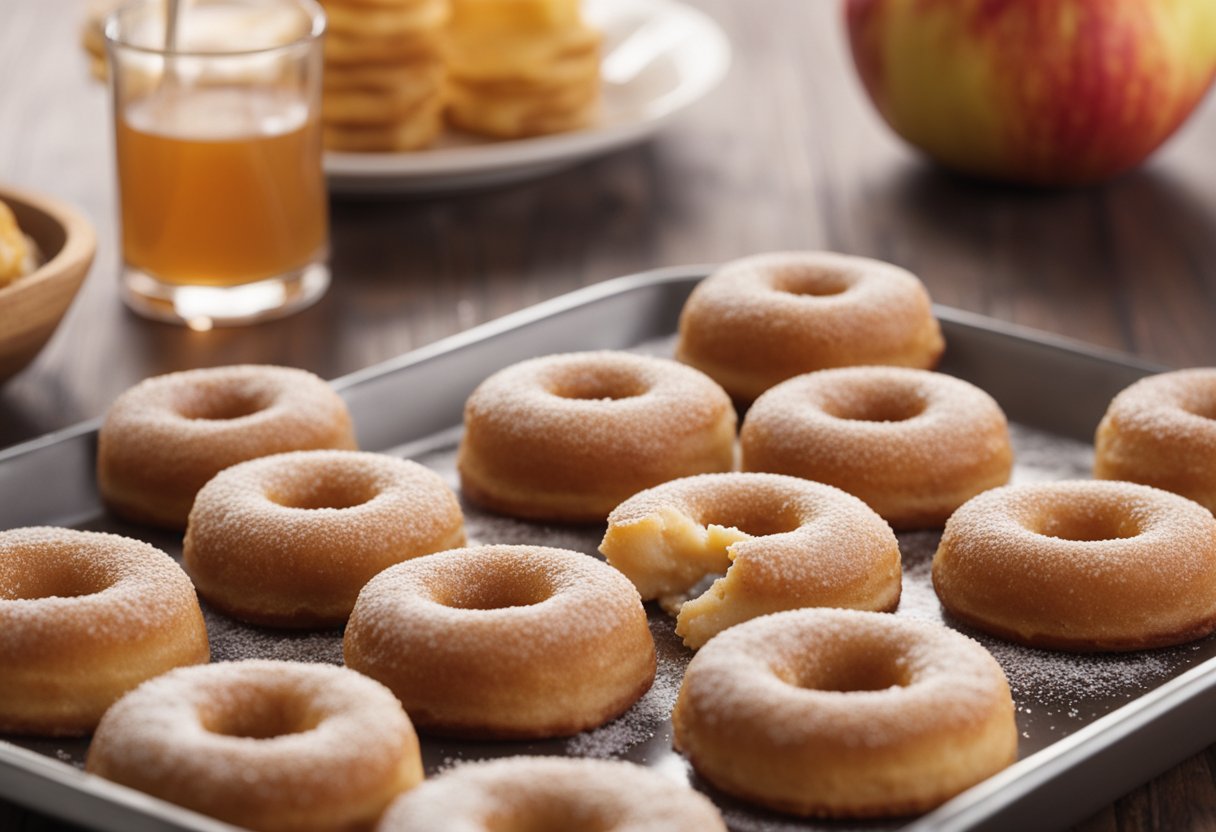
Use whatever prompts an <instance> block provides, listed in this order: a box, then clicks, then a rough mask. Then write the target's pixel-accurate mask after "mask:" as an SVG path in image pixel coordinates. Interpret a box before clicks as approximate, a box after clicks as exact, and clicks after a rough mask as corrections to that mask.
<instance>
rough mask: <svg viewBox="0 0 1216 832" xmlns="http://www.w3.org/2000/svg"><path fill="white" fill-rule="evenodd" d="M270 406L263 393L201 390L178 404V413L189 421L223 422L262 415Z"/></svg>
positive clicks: (267, 398)
mask: <svg viewBox="0 0 1216 832" xmlns="http://www.w3.org/2000/svg"><path fill="white" fill-rule="evenodd" d="M269 406H270V400H269V397H268V396H266V395H265V394H262V393H257V392H254V391H251V390H240V389H210V390H200V391H197V392H196V393H194V394H192V395H189V396H186V397H185V398H183V399H182V400H181V401H179V402H178V406H177V412H178V413H180V414H181V415H182V416H183V417H185V418H187V419H198V420H203V421H213V422H222V421H228V420H231V419H241V418H243V417H245V416H252V415H253V414H255V413H260V412H262V411H263V410H265V409H266V408H268V407H269Z"/></svg>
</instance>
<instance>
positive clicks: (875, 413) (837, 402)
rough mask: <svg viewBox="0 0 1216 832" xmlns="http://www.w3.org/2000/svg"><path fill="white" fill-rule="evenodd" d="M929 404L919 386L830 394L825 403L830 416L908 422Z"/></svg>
mask: <svg viewBox="0 0 1216 832" xmlns="http://www.w3.org/2000/svg"><path fill="white" fill-rule="evenodd" d="M928 405H929V403H928V401H927V399H926V397H925V395H924V393H922V392H921V391H919V390H916V389H909V388H901V387H892V386H885V387H876V388H873V389H868V390H862V391H858V392H857V393H856V394H854V395H836V396H830V397H828V398H827V399H825V400H824V402H823V405H822V406H823V410H824V412H825V413H827V414H828V415H829V416H834V417H836V418H837V419H845V420H847V421H850V422H906V421H908V420H909V419H915V418H916V417H917V416H920V415H921V414H922V413H924V412H925V409H926V408H927V407H928Z"/></svg>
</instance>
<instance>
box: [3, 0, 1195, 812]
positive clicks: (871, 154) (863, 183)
mask: <svg viewBox="0 0 1216 832" xmlns="http://www.w3.org/2000/svg"><path fill="white" fill-rule="evenodd" d="M692 2H694V4H695V5H697V6H699V7H702V8H704V9H705V10H706V11H708V12H709V13H710V14H712V15H713V16H714V17H715V18H716V19H717V20H719V21H720V22H721V24H722V25H723V27H724V28H725V29H726V30H727V32H728V33H729V35H730V37H731V40H732V41H733V43H734V46H735V50H736V55H735V63H734V66H733V68H732V71H731V74H730V76H729V78H728V79H727V80H726V81H725V82H724V84H723V85H722V87H721V88H720V89H719V90H718V91H717V92H716V93H714V94H713V95H712V96H711V97H710V98H708V99H707V100H705V101H704V102H702V103H700V104H698V105H697V106H695V107H694V108H693V110H691V111H690V112H689V113H687V114H686V116H685V117H683V118H681V119H680V120H679V121H678V122H677V123H675V124H673V125H672V126H671V127H670V128H669V129H668V130H667V131H666V132H665V133H664V134H662V135H661V136H660V137H659V138H658V139H656V140H654V141H652V142H649V143H647V144H644V145H641V146H638V147H635V148H633V149H630V150H626V151H624V152H619V153H616V154H614V155H611V156H608V157H606V158H603V159H600V160H597V161H593V162H590V163H587V164H583V165H581V166H579V167H576V168H574V169H571V170H568V171H566V172H563V173H560V174H557V175H553V176H550V177H548V178H545V179H542V180H539V181H536V182H533V183H530V184H523V185H518V186H513V187H509V188H501V189H496V190H492V191H487V192H484V193H477V194H467V195H460V196H447V197H441V198H434V199H416V198H415V199H377V200H368V201H339V200H335V201H334V202H333V203H332V227H333V258H332V268H333V274H334V283H333V287H332V289H331V290H330V292H329V294H328V295H327V296H326V297H325V299H324V300H322V301H321V302H320V303H319V304H318V305H316V306H315V307H313V308H311V309H309V310H307V311H305V312H303V313H301V314H299V315H297V316H295V317H293V318H289V319H286V320H283V321H279V322H274V323H270V324H265V325H261V326H257V327H253V328H246V329H231V330H215V331H211V332H202V333H200V332H192V331H189V330H186V329H181V328H177V327H173V326H169V325H165V324H158V323H151V322H148V321H144V320H141V319H139V318H137V317H135V316H134V315H132V314H130V313H129V312H127V311H126V310H125V309H124V308H123V307H122V305H121V304H120V303H119V301H118V298H117V292H116V274H117V262H118V251H117V245H116V218H115V211H114V186H113V181H114V166H113V160H112V155H113V148H112V138H111V135H110V126H109V125H110V120H109V109H108V108H109V104H108V101H107V96H106V93H105V91H104V89H103V88H102V87H101V86H99V85H98V84H96V83H95V82H93V81H91V80H90V78H89V77H88V75H87V72H86V65H85V60H84V57H83V54H82V52H81V51H80V49H79V47H78V26H79V21H80V19H81V14H82V2H81V0H8V1H7V2H3V3H0V182H4V183H7V184H11V185H16V186H22V187H26V188H30V189H35V190H38V191H43V192H46V193H50V194H53V195H55V196H57V197H60V198H62V199H65V200H67V201H69V202H71V203H73V204H75V205H77V206H78V207H80V208H81V209H83V210H84V211H85V212H86V213H87V214H88V216H89V217H90V218H91V219H92V221H93V222H94V223H95V225H96V227H97V231H98V236H99V239H100V248H99V251H98V258H97V262H96V265H95V267H94V269H93V272H92V274H91V276H90V277H89V279H88V281H87V283H86V285H85V287H84V289H83V290H82V292H81V294H80V296H79V297H78V298H77V300H76V302H75V304H74V306H73V308H72V309H71V311H70V312H69V314H68V316H67V318H66V319H65V321H64V322H63V325H62V326H61V328H60V329H59V331H58V332H57V334H56V335H55V337H54V339H53V340H52V341H51V342H50V344H49V345H48V346H47V348H46V349H45V350H44V351H43V353H42V354H41V355H40V356H39V358H38V359H37V360H36V361H35V363H34V364H32V365H31V366H30V367H29V368H28V369H27V370H26V371H25V372H24V373H22V374H21V375H19V376H18V377H16V378H15V379H13V380H12V381H11V382H9V383H8V384H7V385H5V386H4V387H3V388H0V446H4V445H8V444H12V443H16V442H19V441H22V440H26V439H30V438H32V437H35V436H38V435H40V434H42V433H45V432H47V431H51V430H55V429H57V428H62V427H65V426H67V425H71V424H73V423H75V422H77V421H79V420H82V419H87V418H90V417H93V416H97V415H99V414H101V413H102V412H103V411H104V410H105V408H106V406H107V405H108V404H109V402H110V401H111V400H112V399H113V398H114V397H115V396H116V395H117V394H118V393H120V392H121V391H122V390H124V389H125V388H127V387H128V386H130V385H131V384H133V383H135V382H136V381H138V380H140V379H142V378H144V377H146V376H149V375H153V374H156V373H162V372H166V371H170V370H178V369H184V368H189V367H200V366H208V365H218V364H230V363H237V362H259V363H262V362H266V363H278V364H290V365H295V366H300V367H305V368H307V369H309V370H313V371H314V372H317V373H319V374H320V375H322V376H325V377H333V376H337V375H341V374H343V373H347V372H349V371H352V370H355V369H358V368H361V367H364V366H367V365H368V364H371V363H373V362H376V361H379V360H381V359H384V358H388V357H390V356H394V355H397V354H399V353H401V352H405V351H407V350H410V349H413V348H415V347H418V346H420V345H423V344H426V343H429V342H431V341H434V340H436V339H438V338H441V337H443V336H445V335H449V334H451V333H454V332H458V331H460V330H463V329H466V328H468V327H470V326H472V325H475V324H478V323H481V322H483V321H487V320H490V319H493V318H496V317H498V316H500V315H503V314H505V313H507V312H511V311H513V310H516V309H519V308H522V307H524V306H527V305H530V304H532V303H535V302H537V301H540V300H543V299H545V298H549V297H552V296H554V295H558V294H561V293H563V292H567V291H569V290H572V289H575V288H578V287H580V286H583V285H586V284H589V283H594V282H596V281H600V280H604V279H606V278H610V277H615V276H618V275H622V274H626V273H629V272H634V271H639V270H643V269H649V268H652V267H656V266H662V265H671V264H680V263H692V262H698V263H703V262H715V261H722V260H727V259H730V258H734V257H738V256H741V255H745V254H749V253H753V252H758V251H765V250H772V249H798V248H826V249H834V250H838V251H844V252H850V253H856V254H864V255H870V256H875V257H879V258H883V259H886V260H890V261H893V262H895V263H898V264H900V265H902V266H905V267H907V268H909V269H911V270H913V271H914V272H916V273H917V274H919V275H920V276H921V277H922V279H923V280H924V281H925V283H926V284H927V285H928V287H929V289H930V292H931V293H932V295H933V297H934V299H935V300H937V301H939V302H942V303H946V304H949V305H952V306H957V307H961V308H963V309H968V310H972V311H975V312H979V313H983V314H986V315H991V316H993V317H996V318H1001V319H1004V320H1007V321H1014V322H1017V323H1020V324H1024V325H1028V326H1032V327H1037V328H1040V329H1045V330H1049V331H1052V332H1056V333H1061V334H1064V335H1068V336H1071V337H1074V338H1078V339H1081V340H1083V341H1088V342H1090V343H1094V344H1100V345H1102V346H1106V347H1111V348H1115V349H1118V350H1124V351H1127V352H1130V353H1135V354H1137V355H1140V356H1143V357H1146V358H1149V359H1153V360H1156V361H1159V362H1161V363H1163V364H1166V365H1172V366H1186V365H1197V364H1216V164H1214V162H1216V153H1214V151H1213V148H1216V97H1213V96H1209V98H1208V100H1207V101H1206V103H1205V104H1204V105H1203V106H1202V107H1201V108H1200V110H1199V112H1198V113H1197V114H1196V115H1195V117H1193V118H1192V119H1191V121H1190V122H1189V123H1188V124H1187V125H1186V126H1185V127H1184V128H1183V129H1182V130H1181V132H1180V133H1179V134H1178V135H1177V136H1176V137H1174V138H1173V139H1172V140H1171V141H1170V142H1169V143H1168V144H1167V145H1166V146H1165V147H1164V148H1163V149H1162V150H1161V151H1160V152H1159V153H1158V154H1157V155H1156V156H1155V157H1154V158H1153V159H1152V161H1151V162H1150V163H1149V164H1147V165H1146V166H1144V167H1143V168H1141V169H1140V170H1138V171H1136V172H1134V173H1131V174H1129V175H1126V176H1124V177H1122V178H1120V179H1118V180H1116V181H1114V182H1112V183H1110V184H1108V185H1105V186H1102V187H1097V188H1092V189H1085V190H1071V191H1052V192H1041V191H1024V190H1016V189H1010V188H998V187H991V186H985V185H980V184H975V183H972V182H968V181H963V180H960V179H957V178H955V177H952V176H949V175H947V174H944V173H942V172H941V171H939V170H937V169H935V168H933V167H931V166H929V165H927V164H925V163H924V162H923V161H922V160H921V159H920V158H918V157H917V156H916V155H915V154H914V153H913V152H912V151H911V150H909V149H908V148H907V147H905V146H904V145H903V144H901V143H900V141H899V140H898V139H896V138H895V137H894V136H893V135H892V134H891V133H890V132H889V131H888V130H887V129H886V128H885V126H884V125H883V124H882V123H881V121H880V120H879V119H878V117H877V116H876V114H875V113H874V111H873V110H872V109H871V107H870V105H869V103H868V102H867V101H866V100H865V97H864V95H863V93H862V91H861V89H860V87H859V85H858V83H857V80H856V78H855V76H854V74H853V72H852V68H851V65H850V63H849V59H848V55H847V51H846V48H845V46H844V40H843V37H842V29H841V23H840V17H839V9H838V7H837V6H836V4H835V3H834V2H828V1H827V0H818V1H817V2H808V1H807V0H749V2H746V3H744V2H738V0H692ZM1214 765H1216V754H1214V752H1213V749H1209V750H1208V751H1206V752H1204V753H1202V754H1199V755H1197V756H1195V757H1193V758H1191V759H1189V760H1187V761H1185V762H1183V763H1182V764H1180V765H1178V766H1177V767H1175V768H1173V769H1170V770H1169V771H1167V772H1165V773H1163V774H1162V775H1161V776H1159V777H1158V778H1157V779H1155V780H1153V781H1152V782H1151V783H1149V784H1147V785H1145V786H1143V787H1141V788H1139V789H1137V790H1135V791H1134V792H1132V793H1130V794H1129V795H1127V796H1125V797H1123V798H1121V799H1120V800H1118V801H1116V802H1115V803H1114V804H1113V805H1111V806H1109V807H1107V808H1106V809H1104V810H1102V811H1101V812H1099V813H1098V814H1097V815H1095V816H1093V817H1092V818H1090V819H1088V820H1086V821H1084V822H1082V823H1081V824H1080V825H1079V826H1078V827H1076V828H1077V829H1080V830H1084V831H1085V832H1107V830H1118V831H1119V832H1135V831H1136V830H1149V829H1170V830H1179V829H1181V830H1198V829H1211V828H1213V827H1216V787H1214V785H1213V780H1214V778H1213V766H1214ZM1058 825H1059V821H1058V819H1056V820H1055V821H1054V822H1053V819H1052V818H1044V819H1043V826H1044V828H1049V827H1051V826H1058ZM67 828H68V827H65V826H62V825H61V824H58V823H56V822H55V821H53V820H50V819H47V818H44V817H41V816H38V815H35V814H33V813H30V812H27V811H25V810H22V809H19V808H17V807H15V806H13V805H11V804H6V803H0V829H3V830H22V832H48V830H63V829H67Z"/></svg>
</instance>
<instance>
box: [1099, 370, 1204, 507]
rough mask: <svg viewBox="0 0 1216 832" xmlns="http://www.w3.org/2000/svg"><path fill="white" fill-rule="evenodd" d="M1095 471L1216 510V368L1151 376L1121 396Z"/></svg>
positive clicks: (1109, 414) (1102, 436)
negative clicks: (1158, 489) (1149, 486)
mask: <svg viewBox="0 0 1216 832" xmlns="http://www.w3.org/2000/svg"><path fill="white" fill-rule="evenodd" d="M1094 476H1095V477H1097V478H1098V479H1103V480H1129V481H1131V482H1138V483H1143V484H1144V485H1151V486H1154V487H1156V488H1163V489H1165V490H1166V491H1173V492H1174V493H1175V494H1181V495H1182V496H1184V497H1189V498H1190V499H1192V500H1194V501H1195V502H1197V503H1199V504H1201V505H1204V506H1206V507H1207V509H1208V511H1214V512H1216V368H1211V367H1207V368H1201V369H1193V370H1178V371H1177V372H1173V373H1162V374H1161V375H1156V376H1149V377H1148V378H1145V379H1141V380H1140V381H1138V382H1136V383H1135V384H1133V385H1132V386H1131V387H1128V388H1127V389H1126V390H1124V391H1123V392H1122V393H1120V394H1119V395H1117V396H1115V399H1114V401H1112V402H1111V403H1110V408H1109V409H1108V410H1107V411H1106V415H1105V416H1104V417H1103V418H1102V423H1101V424H1099V425H1098V435H1097V438H1096V439H1095V440H1094Z"/></svg>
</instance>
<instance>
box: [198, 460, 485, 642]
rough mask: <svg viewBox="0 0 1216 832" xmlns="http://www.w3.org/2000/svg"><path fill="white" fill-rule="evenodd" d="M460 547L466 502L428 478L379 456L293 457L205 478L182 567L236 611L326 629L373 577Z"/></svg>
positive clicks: (249, 617)
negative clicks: (462, 509)
mask: <svg viewBox="0 0 1216 832" xmlns="http://www.w3.org/2000/svg"><path fill="white" fill-rule="evenodd" d="M464 543H465V537H464V521H463V518H462V516H461V513H460V503H459V502H458V501H457V499H456V495H455V494H453V493H452V491H451V489H449V488H448V487H447V485H445V484H444V482H443V479H442V478H441V477H440V476H439V475H438V474H436V473H434V472H433V471H430V470H428V469H427V468H424V467H422V466H421V465H419V464H418V463H416V462H410V461H408V460H404V459H398V458H397V457H392V456H386V455H384V454H371V453H360V452H358V451H295V452H293V453H287V454H276V455H275V456H268V457H262V458H261V459H254V460H250V461H249V462H243V463H241V464H240V465H235V466H233V467H231V468H228V469H225V470H224V471H221V472H220V473H219V474H217V475H216V477H215V478H214V479H213V480H211V482H209V483H207V485H205V486H204V487H203V490H202V491H200V492H199V494H198V499H197V500H195V503H194V510H193V511H191V512H190V523H189V526H188V528H187V529H186V541H185V545H184V547H183V558H182V560H183V563H184V564H185V566H186V571H187V572H188V573H189V574H190V577H191V578H193V579H194V583H195V585H197V586H198V591H199V593H200V594H201V595H202V596H203V597H204V598H205V599H207V602H208V603H210V604H211V605H212V606H215V607H217V608H218V609H220V610H223V611H224V612H226V613H228V614H230V615H233V616H235V617H237V618H240V619H242V620H244V621H251V622H253V623H256V624H264V625H269V626H279V627H323V626H336V625H339V624H341V623H343V622H344V621H345V620H346V618H347V616H349V615H350V611H351V608H353V607H354V605H355V598H356V597H358V595H359V590H361V589H362V588H363V585H364V584H366V583H367V582H368V581H370V580H371V579H372V578H373V577H374V576H375V575H376V574H377V573H379V572H381V571H383V570H384V569H387V568H388V567H390V566H392V565H393V564H395V563H400V562H401V561H403V560H407V559H409V558H415V557H418V556H420V555H426V554H429V553H431V552H439V551H442V550H444V549H452V548H455V547H457V546H463V545H464Z"/></svg>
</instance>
